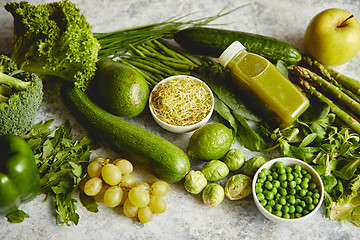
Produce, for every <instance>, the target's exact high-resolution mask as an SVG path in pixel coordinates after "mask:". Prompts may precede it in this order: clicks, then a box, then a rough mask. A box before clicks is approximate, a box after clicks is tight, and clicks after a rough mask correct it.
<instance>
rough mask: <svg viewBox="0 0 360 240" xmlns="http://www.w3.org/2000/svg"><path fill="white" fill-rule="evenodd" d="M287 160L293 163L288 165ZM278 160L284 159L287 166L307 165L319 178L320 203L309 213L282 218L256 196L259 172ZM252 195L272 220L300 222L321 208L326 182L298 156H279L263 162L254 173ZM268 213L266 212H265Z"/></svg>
mask: <svg viewBox="0 0 360 240" xmlns="http://www.w3.org/2000/svg"><path fill="white" fill-rule="evenodd" d="M287 160H291V161H292V163H291V164H289V165H286V162H284V161H287ZM278 161H282V162H283V163H284V165H285V166H292V165H294V164H299V165H303V166H306V168H308V169H310V170H311V175H312V176H314V175H315V177H316V178H317V179H318V180H319V183H320V186H318V188H319V191H320V200H319V202H318V204H317V205H316V207H315V208H314V209H313V210H312V211H311V212H310V213H308V214H307V215H305V216H302V217H299V218H291V219H287V218H282V217H278V216H276V215H274V214H272V213H270V212H268V211H267V210H266V209H265V208H264V207H263V206H262V205H261V204H260V201H259V200H258V199H257V197H256V193H255V184H256V180H257V177H258V175H259V172H260V171H261V170H262V169H264V168H268V169H269V167H270V166H272V165H273V164H275V163H276V162H278ZM251 188H252V193H253V194H252V195H253V199H254V202H255V205H256V207H257V208H261V209H262V211H261V210H260V209H259V210H260V212H261V213H262V214H263V215H264V216H265V217H267V218H268V219H270V220H272V221H276V222H279V223H280V222H282V223H298V222H302V221H304V219H307V218H309V217H311V216H313V215H314V214H315V213H316V212H317V211H318V210H319V208H320V207H321V205H322V202H323V200H324V184H323V182H322V180H321V177H320V175H319V174H318V173H317V172H316V170H315V169H314V168H313V167H311V166H310V165H309V164H308V163H306V162H304V161H302V160H300V159H296V158H291V157H278V158H274V159H272V160H269V161H267V162H266V163H265V164H263V165H262V166H261V167H260V168H259V169H258V170H257V171H256V173H255V174H254V177H253V181H252V186H251ZM264 212H265V213H266V214H265V213H264Z"/></svg>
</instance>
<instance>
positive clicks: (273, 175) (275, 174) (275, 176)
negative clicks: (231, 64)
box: [271, 172, 279, 179]
mask: <svg viewBox="0 0 360 240" xmlns="http://www.w3.org/2000/svg"><path fill="white" fill-rule="evenodd" d="M271 176H272V177H273V179H278V177H279V174H278V173H277V172H272V173H271Z"/></svg>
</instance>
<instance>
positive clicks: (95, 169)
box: [87, 161, 103, 178]
mask: <svg viewBox="0 0 360 240" xmlns="http://www.w3.org/2000/svg"><path fill="white" fill-rule="evenodd" d="M102 166H103V165H102V164H101V163H100V162H98V161H92V162H91V163H89V165H88V166H87V174H88V175H89V177H91V178H94V177H100V174H101V169H102Z"/></svg>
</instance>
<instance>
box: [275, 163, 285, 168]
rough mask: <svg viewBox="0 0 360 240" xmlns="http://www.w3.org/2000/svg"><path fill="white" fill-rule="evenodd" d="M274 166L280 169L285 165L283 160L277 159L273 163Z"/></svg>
mask: <svg viewBox="0 0 360 240" xmlns="http://www.w3.org/2000/svg"><path fill="white" fill-rule="evenodd" d="M275 167H276V168H278V169H282V168H284V167H285V165H284V163H283V162H281V161H277V162H276V163H275Z"/></svg>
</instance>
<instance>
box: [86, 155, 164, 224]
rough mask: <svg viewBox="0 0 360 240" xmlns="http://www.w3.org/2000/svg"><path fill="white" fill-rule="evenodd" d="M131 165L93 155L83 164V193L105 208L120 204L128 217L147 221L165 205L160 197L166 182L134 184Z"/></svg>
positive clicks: (120, 160) (122, 160) (143, 221)
mask: <svg viewBox="0 0 360 240" xmlns="http://www.w3.org/2000/svg"><path fill="white" fill-rule="evenodd" d="M132 171H133V165H132V164H131V162H129V161H128V160H126V159H122V158H118V159H115V160H114V161H112V162H110V160H109V159H105V158H103V157H96V158H94V159H93V161H92V162H91V163H89V165H88V167H87V179H86V180H85V184H84V186H83V190H84V193H85V194H86V195H88V196H92V197H94V199H95V200H96V201H97V202H104V203H105V205H107V206H109V207H112V208H114V207H122V210H123V212H124V214H125V215H126V216H128V217H131V218H135V217H137V218H138V219H139V221H140V222H142V223H147V222H149V221H150V220H151V218H152V215H153V213H157V214H161V213H164V212H165V211H166V208H167V205H166V202H165V200H164V199H163V198H162V197H163V196H165V195H166V194H167V193H168V192H169V184H168V183H167V182H165V181H157V182H155V183H153V184H152V185H149V184H148V183H146V182H140V183H136V178H135V176H134V175H133V174H132Z"/></svg>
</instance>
